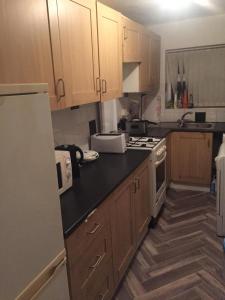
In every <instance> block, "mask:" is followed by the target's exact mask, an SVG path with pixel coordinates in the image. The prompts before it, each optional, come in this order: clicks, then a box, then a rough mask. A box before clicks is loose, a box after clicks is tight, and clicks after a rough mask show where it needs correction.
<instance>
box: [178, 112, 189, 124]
mask: <svg viewBox="0 0 225 300" xmlns="http://www.w3.org/2000/svg"><path fill="white" fill-rule="evenodd" d="M192 114H193V112H192V111H188V112H186V113H185V114H183V115H182V117H181V118H180V119H179V120H177V122H178V124H179V126H180V127H183V126H184V123H185V117H186V116H187V115H192Z"/></svg>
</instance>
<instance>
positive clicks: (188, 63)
mask: <svg viewBox="0 0 225 300" xmlns="http://www.w3.org/2000/svg"><path fill="white" fill-rule="evenodd" d="M178 70H179V72H180V78H181V80H182V78H183V77H185V79H186V85H187V90H188V97H190V95H192V96H193V103H194V107H218V106H225V45H221V46H217V47H211V48H210V47H207V48H206V47H202V48H198V49H195V48H192V49H191V48H190V49H185V50H175V51H169V52H167V53H166V85H167V87H168V85H171V87H172V89H173V91H174V93H175V92H176V89H177V78H178ZM170 98H171V95H170ZM172 100H173V99H172Z"/></svg>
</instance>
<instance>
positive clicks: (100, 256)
mask: <svg viewBox="0 0 225 300" xmlns="http://www.w3.org/2000/svg"><path fill="white" fill-rule="evenodd" d="M104 256H105V254H103V255H97V256H96V257H97V261H96V263H95V264H94V265H93V266H90V267H89V268H90V269H96V268H97V266H98V265H99V264H100V263H101V261H102V260H103V257H104Z"/></svg>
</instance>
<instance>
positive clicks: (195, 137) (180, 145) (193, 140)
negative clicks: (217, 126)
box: [171, 132, 212, 185]
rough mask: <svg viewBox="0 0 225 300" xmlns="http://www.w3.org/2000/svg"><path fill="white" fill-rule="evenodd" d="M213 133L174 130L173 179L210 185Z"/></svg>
mask: <svg viewBox="0 0 225 300" xmlns="http://www.w3.org/2000/svg"><path fill="white" fill-rule="evenodd" d="M211 165H212V134H211V133H200V132H174V133H172V140H171V179H172V181H174V182H178V183H188V184H196V185H197V184H200V185H209V184H210V180H211Z"/></svg>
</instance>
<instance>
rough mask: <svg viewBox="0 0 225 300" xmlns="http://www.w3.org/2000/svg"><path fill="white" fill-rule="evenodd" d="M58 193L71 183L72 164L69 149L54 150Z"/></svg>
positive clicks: (67, 187)
mask: <svg viewBox="0 0 225 300" xmlns="http://www.w3.org/2000/svg"><path fill="white" fill-rule="evenodd" d="M55 160H56V171H57V177H58V191H59V195H61V194H62V193H64V192H65V191H67V190H68V189H69V188H70V187H71V186H72V185H73V176H72V164H71V157H70V152H69V151H59V150H55Z"/></svg>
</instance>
